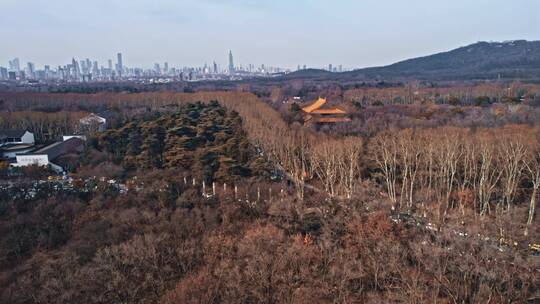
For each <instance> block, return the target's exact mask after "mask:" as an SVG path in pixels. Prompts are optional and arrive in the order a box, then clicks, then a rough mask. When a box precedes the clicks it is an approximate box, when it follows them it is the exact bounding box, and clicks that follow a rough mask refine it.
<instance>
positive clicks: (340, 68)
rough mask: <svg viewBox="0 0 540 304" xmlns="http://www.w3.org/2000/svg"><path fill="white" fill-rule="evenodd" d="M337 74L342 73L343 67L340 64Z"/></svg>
mask: <svg viewBox="0 0 540 304" xmlns="http://www.w3.org/2000/svg"><path fill="white" fill-rule="evenodd" d="M339 72H340V73H341V72H343V65H341V64H340V65H339Z"/></svg>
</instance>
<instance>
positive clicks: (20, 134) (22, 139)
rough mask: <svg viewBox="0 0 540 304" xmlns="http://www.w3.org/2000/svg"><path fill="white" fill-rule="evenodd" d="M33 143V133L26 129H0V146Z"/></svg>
mask: <svg viewBox="0 0 540 304" xmlns="http://www.w3.org/2000/svg"><path fill="white" fill-rule="evenodd" d="M34 143H35V139H34V133H31V132H28V131H27V130H22V129H20V130H0V147H3V146H7V145H16V144H30V145H33V144H34Z"/></svg>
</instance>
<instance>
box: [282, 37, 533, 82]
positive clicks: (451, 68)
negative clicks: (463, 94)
mask: <svg viewBox="0 0 540 304" xmlns="http://www.w3.org/2000/svg"><path fill="white" fill-rule="evenodd" d="M285 77H286V78H292V79H294V78H315V79H316V78H319V79H323V78H327V79H336V80H337V79H339V80H376V79H379V80H380V79H382V80H386V79H391V80H400V79H418V80H473V79H497V78H512V79H516V78H519V79H540V41H539V40H535V41H527V40H510V41H504V42H486V41H480V42H476V43H473V44H470V45H467V46H462V47H459V48H456V49H453V50H450V51H445V52H440V53H435V54H432V55H427V56H421V57H416V58H411V59H406V60H402V61H399V62H396V63H393V64H390V65H386V66H378V67H368V68H361V69H357V70H353V71H349V72H343V73H331V72H329V71H325V70H316V69H310V70H301V71H297V72H293V73H290V74H288V75H286V76H285Z"/></svg>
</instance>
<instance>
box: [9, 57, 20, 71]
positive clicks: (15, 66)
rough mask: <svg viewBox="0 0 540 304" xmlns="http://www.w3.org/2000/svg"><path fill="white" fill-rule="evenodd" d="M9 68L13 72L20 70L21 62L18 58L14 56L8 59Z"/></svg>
mask: <svg viewBox="0 0 540 304" xmlns="http://www.w3.org/2000/svg"><path fill="white" fill-rule="evenodd" d="M9 69H10V70H11V71H13V72H19V71H20V70H21V64H20V62H19V58H14V59H13V60H10V61H9Z"/></svg>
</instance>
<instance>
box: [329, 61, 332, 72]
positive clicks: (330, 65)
mask: <svg viewBox="0 0 540 304" xmlns="http://www.w3.org/2000/svg"><path fill="white" fill-rule="evenodd" d="M328 71H329V72H332V64H331V63H330V64H329V65H328Z"/></svg>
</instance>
